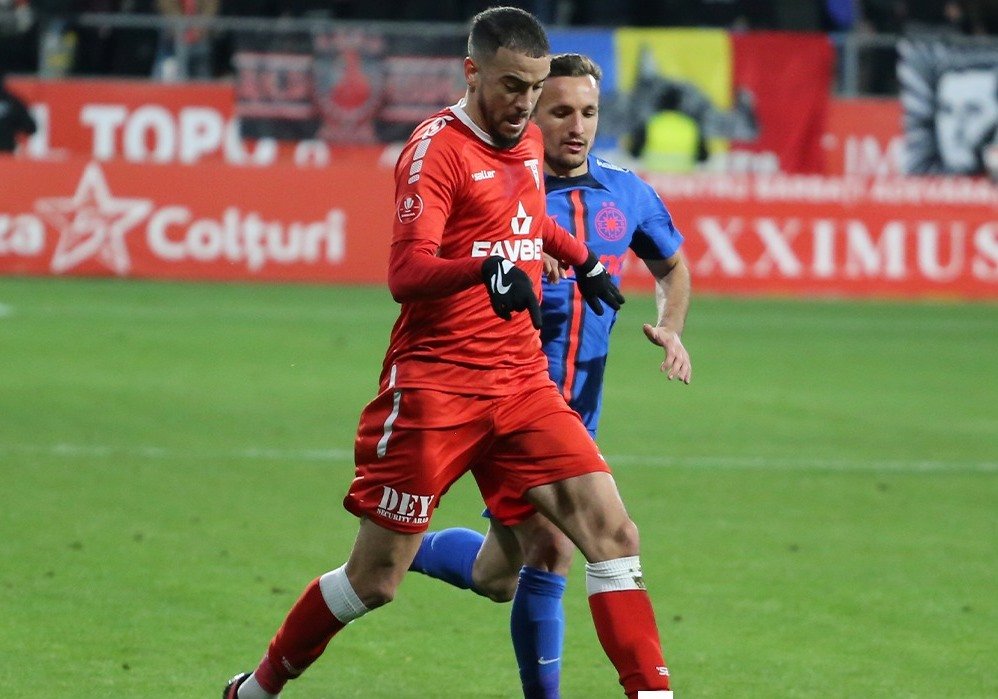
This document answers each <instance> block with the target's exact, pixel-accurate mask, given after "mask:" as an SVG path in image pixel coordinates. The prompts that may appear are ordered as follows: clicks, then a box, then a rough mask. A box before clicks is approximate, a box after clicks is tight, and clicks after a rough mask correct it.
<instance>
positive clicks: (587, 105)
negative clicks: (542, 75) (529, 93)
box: [534, 75, 599, 177]
mask: <svg viewBox="0 0 998 699" xmlns="http://www.w3.org/2000/svg"><path fill="white" fill-rule="evenodd" d="M534 120H535V121H536V122H537V125H538V126H539V127H541V132H542V133H543V134H544V167H545V169H546V170H548V171H549V172H551V173H552V174H554V175H558V176H559V177H572V176H575V175H581V174H583V173H585V172H586V171H587V170H588V166H587V165H586V157H587V156H588V155H589V151H590V150H591V149H592V147H593V139H595V138H596V126H597V124H598V122H599V85H598V84H597V83H596V80H595V79H594V78H593V77H592V76H591V75H584V76H581V77H558V78H548V79H547V81H546V82H545V83H544V92H542V93H541V98H540V100H539V101H538V102H537V111H536V112H535V113H534Z"/></svg>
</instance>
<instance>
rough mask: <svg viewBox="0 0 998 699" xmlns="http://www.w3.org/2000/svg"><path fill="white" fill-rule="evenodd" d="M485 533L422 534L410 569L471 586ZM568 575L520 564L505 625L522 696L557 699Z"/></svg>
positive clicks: (455, 531)
mask: <svg viewBox="0 0 998 699" xmlns="http://www.w3.org/2000/svg"><path fill="white" fill-rule="evenodd" d="M484 540H485V537H484V536H482V535H481V534H479V533H478V532H476V531H474V530H472V529H461V528H454V529H444V530H441V531H437V532H428V533H427V534H426V535H425V536H424V537H423V542H422V544H420V547H419V551H418V552H417V553H416V558H415V559H413V562H412V565H410V566H409V570H414V571H416V572H418V573H423V574H425V575H429V576H430V577H433V578H437V579H438V580H443V581H444V582H446V583H450V584H451V585H454V586H455V587H459V588H461V589H464V590H473V589H474V588H473V584H472V580H471V569H472V566H474V564H475V557H476V556H477V555H478V550H479V549H480V548H481V547H482V542H483V541H484ZM565 583H566V579H565V578H563V577H562V576H560V575H556V574H555V573H548V572H546V571H543V570H538V569H537V568H530V567H527V566H524V567H523V568H522V569H521V570H520V579H519V582H518V583H517V587H516V594H515V595H514V597H513V610H512V612H511V613H510V618H509V628H510V634H511V635H512V637H513V650H514V652H515V653H516V664H517V665H518V666H519V668H520V682H521V683H522V684H523V696H524V699H558V698H559V696H560V694H559V683H560V679H561V651H562V646H563V645H564V639H565V611H564V609H563V608H562V605H561V598H562V597H563V596H564V594H565Z"/></svg>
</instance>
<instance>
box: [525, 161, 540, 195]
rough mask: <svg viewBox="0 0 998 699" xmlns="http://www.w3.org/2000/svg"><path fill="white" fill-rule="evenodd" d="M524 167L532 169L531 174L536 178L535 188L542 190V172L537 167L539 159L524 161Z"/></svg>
mask: <svg viewBox="0 0 998 699" xmlns="http://www.w3.org/2000/svg"><path fill="white" fill-rule="evenodd" d="M523 167H527V168H530V174H531V175H533V176H534V186H535V187H537V189H540V188H541V175H540V170H539V169H538V167H537V158H531V159H530V160H524V161H523Z"/></svg>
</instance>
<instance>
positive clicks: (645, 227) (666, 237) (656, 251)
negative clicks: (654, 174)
mask: <svg viewBox="0 0 998 699" xmlns="http://www.w3.org/2000/svg"><path fill="white" fill-rule="evenodd" d="M634 179H635V180H636V182H635V183H634V187H635V190H636V192H637V195H638V210H639V211H640V212H641V218H640V221H639V222H638V226H637V229H636V230H635V231H634V237H633V238H632V239H631V249H632V250H633V251H634V254H635V255H637V256H638V257H640V258H641V259H642V260H664V259H667V258H669V257H672V256H673V255H675V254H676V252H677V251H678V250H679V246H680V245H682V244H683V236H682V234H681V233H680V232H679V230H678V229H677V228H676V225H675V223H673V221H672V215H671V214H670V213H669V210H668V209H667V208H666V206H665V203H664V202H663V201H662V199H661V197H659V196H658V192H656V191H655V190H654V189H653V188H652V186H651V185H649V184H648V183H647V182H645V181H644V180H642V179H640V178H639V177H637V176H636V175H635V177H634Z"/></svg>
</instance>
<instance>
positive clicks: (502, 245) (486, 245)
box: [471, 238, 544, 262]
mask: <svg viewBox="0 0 998 699" xmlns="http://www.w3.org/2000/svg"><path fill="white" fill-rule="evenodd" d="M543 252H544V241H543V240H542V239H541V238H515V239H513V240H476V241H475V242H474V243H472V244H471V256H472V257H491V256H492V255H499V256H500V257H505V258H506V259H507V260H510V261H512V262H516V261H518V260H524V261H530V260H539V259H541V255H542V254H543Z"/></svg>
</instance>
